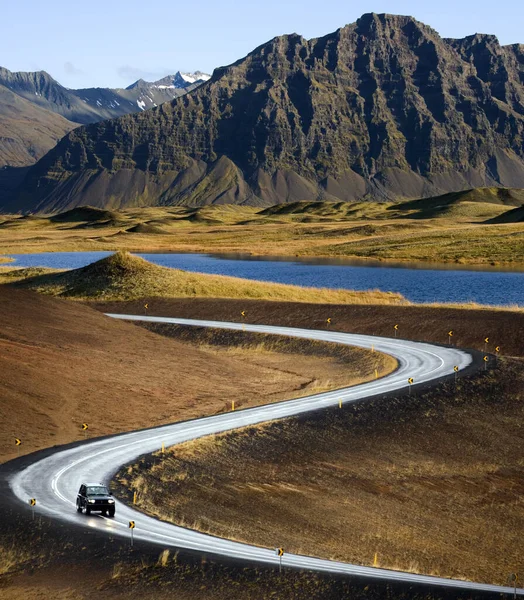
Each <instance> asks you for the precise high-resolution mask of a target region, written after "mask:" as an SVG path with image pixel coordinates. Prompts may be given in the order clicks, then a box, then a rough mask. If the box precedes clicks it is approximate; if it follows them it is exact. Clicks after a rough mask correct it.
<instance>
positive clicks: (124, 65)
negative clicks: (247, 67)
mask: <svg viewBox="0 0 524 600" xmlns="http://www.w3.org/2000/svg"><path fill="white" fill-rule="evenodd" d="M79 4H80V3H78V2H77V1H76V0H67V1H66V0H46V1H44V2H43V1H42V0H16V1H15V2H7V0H4V1H3V2H2V5H3V6H2V35H1V36H0V66H4V67H7V68H8V69H11V70H13V71H34V70H40V69H43V70H45V71H48V72H49V73H51V75H53V77H55V78H56V79H58V81H60V82H61V83H62V84H63V85H65V86H67V87H73V88H77V87H91V86H100V87H107V86H109V87H125V86H127V85H129V84H130V83H132V82H133V81H134V80H136V79H138V78H139V77H143V78H145V79H149V80H151V79H158V78H160V77H162V76H164V75H166V74H168V73H172V72H175V71H177V70H182V71H194V70H201V71H207V72H209V73H211V72H212V70H213V68H214V67H217V66H221V65H226V64H229V63H231V62H234V61H235V60H237V59H238V58H241V57H242V56H245V55H246V54H247V53H248V52H249V51H250V50H252V49H253V48H255V47H256V46H258V45H260V44H262V43H264V42H265V41H267V40H269V39H271V38H272V37H274V36H276V35H281V34H283V33H293V32H296V33H300V34H301V35H303V36H304V37H306V38H312V37H318V36H321V35H325V34H326V33H329V32H331V31H334V30H336V29H338V28H339V27H341V26H343V25H345V24H347V23H352V22H354V21H355V20H356V19H357V18H358V17H359V16H361V15H362V14H363V13H366V12H376V13H382V12H388V13H394V14H408V15H412V16H414V17H415V18H417V19H418V20H420V21H423V22H424V23H426V24H428V25H430V26H431V27H433V28H434V29H436V30H437V31H438V32H439V33H440V34H441V35H442V36H444V37H464V36H466V35H470V34H473V33H477V32H480V33H493V34H495V35H497V36H498V38H499V40H500V41H501V42H502V43H503V44H511V43H516V42H518V43H524V27H523V24H524V2H522V1H519V0H498V1H497V2H492V1H491V0H490V1H489V2H488V1H487V0H477V1H473V0H440V1H439V2H421V1H420V0H418V1H417V2H415V1H414V0H396V1H395V0H390V1H389V2H386V1H383V0H375V1H374V2H371V1H370V0H367V1H360V0H355V1H353V2H348V1H345V2H344V1H342V0H314V1H313V0H265V1H264V2H252V1H249V0H247V1H246V0H245V1H244V2H241V1H239V0H236V1H233V0H193V2H187V1H186V2H179V1H177V0H154V1H150V2H148V1H147V0H141V1H138V0H127V1H125V2H124V1H122V0H105V1H102V0H90V1H89V2H83V3H82V4H81V5H79Z"/></svg>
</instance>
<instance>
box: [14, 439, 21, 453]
mask: <svg viewBox="0 0 524 600" xmlns="http://www.w3.org/2000/svg"><path fill="white" fill-rule="evenodd" d="M21 445H22V440H21V439H20V438H15V446H16V455H17V456H20V446H21Z"/></svg>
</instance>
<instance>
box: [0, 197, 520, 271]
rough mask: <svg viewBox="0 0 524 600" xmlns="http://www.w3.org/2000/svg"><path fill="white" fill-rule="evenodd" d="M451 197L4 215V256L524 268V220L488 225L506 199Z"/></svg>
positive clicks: (0, 227)
mask: <svg viewBox="0 0 524 600" xmlns="http://www.w3.org/2000/svg"><path fill="white" fill-rule="evenodd" d="M515 194H516V192H514V195H515ZM451 196H453V197H452V198H444V200H442V206H439V205H438V202H440V201H441V200H437V201H436V200H435V199H428V200H424V201H416V202H408V203H404V204H391V203H373V202H354V203H344V202H338V203H329V202H298V203H294V204H290V205H280V206H277V207H272V208H270V209H266V210H263V211H261V210H259V209H255V208H252V207H238V206H231V205H229V206H206V207H203V208H199V209H193V208H184V207H171V208H165V207H152V208H141V209H127V210H122V211H118V212H117V211H111V212H109V211H102V210H97V209H86V208H79V209H75V210H74V211H71V212H72V213H73V214H71V213H69V216H66V218H63V219H60V218H58V219H57V218H55V217H49V216H45V215H42V216H40V217H16V216H7V217H4V219H5V220H4V222H3V223H0V246H1V247H2V249H3V251H4V252H6V253H8V252H11V253H28V252H50V251H90V250H106V251H107V250H110V251H112V250H113V251H114V250H128V251H135V252H138V251H143V252H146V251H166V252H172V251H179V252H225V253H247V254H253V255H267V256H270V255H279V256H319V257H320V256H322V257H340V258H343V259H364V260H367V259H375V260H381V261H397V262H435V263H452V264H478V265H486V266H488V265H495V266H496V265H511V266H515V267H517V268H524V258H523V256H524V227H523V225H522V223H507V224H498V225H495V224H487V223H486V221H487V220H488V218H492V217H497V216H499V215H501V214H504V213H505V212H507V211H508V210H509V209H511V208H512V206H514V205H515V204H513V205H510V204H506V205H505V204H503V203H501V200H500V193H499V192H497V190H491V189H486V190H480V191H479V190H474V191H473V192H467V193H466V192H465V193H460V194H456V195H451ZM517 196H518V194H517ZM517 196H515V198H514V199H513V200H512V202H513V203H515V202H516V201H517V199H516V198H517Z"/></svg>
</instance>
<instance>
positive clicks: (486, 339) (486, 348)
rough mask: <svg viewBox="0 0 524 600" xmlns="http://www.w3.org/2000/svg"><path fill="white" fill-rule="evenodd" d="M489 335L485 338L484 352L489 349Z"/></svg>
mask: <svg viewBox="0 0 524 600" xmlns="http://www.w3.org/2000/svg"><path fill="white" fill-rule="evenodd" d="M488 343H489V337H485V338H484V352H487V351H488Z"/></svg>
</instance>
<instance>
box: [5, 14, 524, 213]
mask: <svg viewBox="0 0 524 600" xmlns="http://www.w3.org/2000/svg"><path fill="white" fill-rule="evenodd" d="M522 64H524V46H522V45H518V44H516V45H513V46H501V45H500V44H499V42H498V40H497V39H496V38H495V37H494V36H491V35H475V36H470V37H467V38H464V39H461V40H451V39H443V38H441V37H440V36H439V35H438V34H437V33H436V32H435V31H434V30H433V29H431V28H430V27H428V26H426V25H424V24H423V23H420V22H418V21H416V20H415V19H413V18H411V17H403V16H394V15H376V14H367V15H364V16H363V17H362V18H360V19H359V20H358V21H357V22H356V23H354V24H351V25H347V26H345V27H342V28H341V29H338V30H337V31H336V32H334V33H332V34H329V35H326V36H324V37H322V38H318V39H312V40H306V39H304V38H303V37H301V36H300V35H297V34H291V35H285V36H281V37H276V38H274V39H272V40H270V41H269V42H267V43H266V44H263V45H262V46H260V47H258V48H256V49H255V50H253V52H251V53H250V54H248V56H246V57H245V58H243V59H241V60H239V61H237V62H236V63H234V64H232V65H229V66H227V67H222V68H219V69H215V72H214V74H213V77H212V78H211V79H210V80H209V81H208V82H206V83H204V84H203V85H201V86H200V87H199V88H197V89H196V90H194V91H193V92H191V93H190V94H188V95H186V96H184V97H183V98H179V99H175V100H174V101H172V102H171V103H168V104H164V105H162V106H160V107H158V108H154V109H152V110H151V111H146V112H144V113H140V114H136V115H126V116H124V117H121V118H119V119H115V120H112V121H109V122H104V123H99V124H92V125H89V126H87V127H84V128H79V129H77V130H75V131H74V132H71V133H70V134H69V135H68V136H66V137H65V138H64V139H63V140H62V141H61V142H60V144H58V146H57V147H56V148H55V149H53V150H52V151H51V152H50V153H49V154H48V155H46V156H45V157H44V158H43V159H42V160H41V161H40V162H39V163H38V164H37V165H35V166H34V167H33V168H32V169H31V171H30V173H29V174H28V176H27V177H26V179H25V181H24V184H23V185H22V186H21V188H20V189H19V193H18V195H17V197H16V201H14V202H13V204H11V210H15V212H16V211H18V210H39V211H47V212H53V211H58V210H65V209H67V208H71V207H74V206H79V205H81V204H93V205H95V206H99V207H104V206H106V205H107V204H108V203H110V204H111V207H112V208H120V207H125V206H130V207H133V206H147V205H156V204H160V205H178V204H185V205H190V206H199V205H206V204H211V203H237V204H251V205H254V206H261V207H263V206H269V205H273V204H278V203H284V202H295V201H302V200H319V199H320V200H328V201H329V200H331V201H336V200H343V201H349V200H361V199H365V200H368V199H375V200H377V199H378V200H405V199H415V198H421V197H430V196H438V195H441V194H445V193H449V192H454V191H460V190H464V189H470V188H475V187H498V186H504V187H510V188H519V187H524V150H523V148H524V144H523V142H524V86H523V84H522V73H523V71H522Z"/></svg>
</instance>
